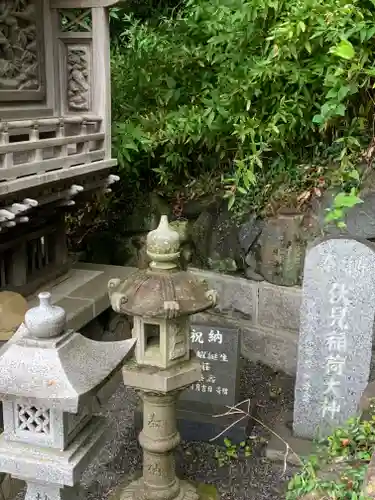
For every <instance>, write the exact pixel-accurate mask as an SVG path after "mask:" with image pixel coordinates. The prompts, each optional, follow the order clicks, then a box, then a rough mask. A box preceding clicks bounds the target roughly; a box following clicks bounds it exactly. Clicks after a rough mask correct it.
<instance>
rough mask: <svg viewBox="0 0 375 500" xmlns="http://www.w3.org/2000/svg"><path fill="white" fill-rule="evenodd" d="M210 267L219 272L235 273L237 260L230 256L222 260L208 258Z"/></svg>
mask: <svg viewBox="0 0 375 500" xmlns="http://www.w3.org/2000/svg"><path fill="white" fill-rule="evenodd" d="M208 267H209V268H210V269H212V270H213V271H217V272H219V273H234V272H236V271H237V264H236V261H235V260H234V259H231V258H230V257H227V258H225V259H222V260H220V259H216V260H215V259H211V258H208Z"/></svg>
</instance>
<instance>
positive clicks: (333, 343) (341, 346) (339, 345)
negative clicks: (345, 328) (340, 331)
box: [326, 335, 346, 352]
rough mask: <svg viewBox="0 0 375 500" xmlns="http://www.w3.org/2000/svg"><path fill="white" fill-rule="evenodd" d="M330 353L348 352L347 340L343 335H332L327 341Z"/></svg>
mask: <svg viewBox="0 0 375 500" xmlns="http://www.w3.org/2000/svg"><path fill="white" fill-rule="evenodd" d="M326 343H327V346H328V350H329V351H338V352H345V351H346V338H345V337H344V336H343V335H330V336H329V337H327V339H326Z"/></svg>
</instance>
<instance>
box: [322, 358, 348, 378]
mask: <svg viewBox="0 0 375 500" xmlns="http://www.w3.org/2000/svg"><path fill="white" fill-rule="evenodd" d="M345 361H346V358H344V357H342V356H340V355H337V356H332V357H331V358H328V359H327V365H326V373H327V375H343V373H344V366H345Z"/></svg>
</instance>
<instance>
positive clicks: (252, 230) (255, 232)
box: [238, 214, 263, 254]
mask: <svg viewBox="0 0 375 500" xmlns="http://www.w3.org/2000/svg"><path fill="white" fill-rule="evenodd" d="M262 229H263V222H262V221H260V220H257V216H256V214H251V215H250V216H249V218H248V221H247V222H244V223H243V224H241V226H240V229H239V231H238V239H239V242H240V245H241V248H242V250H243V251H244V252H245V254H247V253H248V251H249V250H250V248H251V247H252V245H253V244H254V242H255V241H256V239H257V238H258V236H259V235H260V233H261V232H262Z"/></svg>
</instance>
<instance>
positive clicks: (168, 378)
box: [108, 216, 216, 500]
mask: <svg viewBox="0 0 375 500" xmlns="http://www.w3.org/2000/svg"><path fill="white" fill-rule="evenodd" d="M179 249H180V241H179V236H178V233H177V232H176V231H173V230H172V229H171V228H170V227H169V224H168V218H167V217H166V216H162V218H161V221H160V225H159V227H158V228H157V229H156V230H154V231H152V232H151V233H149V235H148V237H147V253H148V255H149V257H150V259H151V264H150V268H149V269H147V270H139V271H137V272H136V273H135V274H133V275H132V276H130V277H129V278H128V279H127V280H125V281H124V282H120V280H118V279H114V280H111V281H110V282H109V284H108V287H109V296H110V301H111V305H112V307H113V309H114V310H115V311H116V312H118V313H119V314H127V315H130V316H133V317H134V328H133V332H132V334H133V337H134V338H135V339H137V346H136V350H135V359H132V360H129V361H128V362H127V363H126V364H125V366H124V368H123V376H124V383H125V385H129V386H131V387H135V388H136V389H137V390H138V391H139V393H140V396H141V398H142V400H143V405H144V407H143V430H142V432H141V433H140V436H139V442H140V445H141V446H142V448H143V476H142V477H141V478H140V479H139V480H137V481H135V482H133V483H131V484H130V485H129V486H128V487H127V488H126V489H125V490H124V491H123V492H122V495H121V499H122V500H140V499H142V500H198V499H199V495H198V493H197V490H196V488H195V486H194V485H193V484H191V483H189V482H187V481H180V480H179V479H178V478H177V477H176V472H175V458H174V453H173V451H174V449H175V447H176V446H177V445H178V443H179V441H180V435H179V433H178V431H177V425H176V401H177V398H178V396H179V394H180V393H181V392H182V391H183V390H184V389H186V388H188V387H189V386H190V385H191V384H193V383H194V382H198V381H199V380H200V378H201V368H200V361H199V359H197V358H196V357H195V356H194V354H193V352H192V351H191V350H190V319H189V316H190V315H192V314H194V313H197V312H201V311H204V310H206V309H208V308H210V307H212V306H213V305H214V304H215V302H216V293H215V292H214V291H213V290H207V288H206V286H205V284H204V283H203V282H200V281H199V280H197V278H195V277H194V276H193V275H192V274H191V273H189V272H187V271H181V270H179V269H178V264H177V263H178V260H179Z"/></svg>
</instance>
